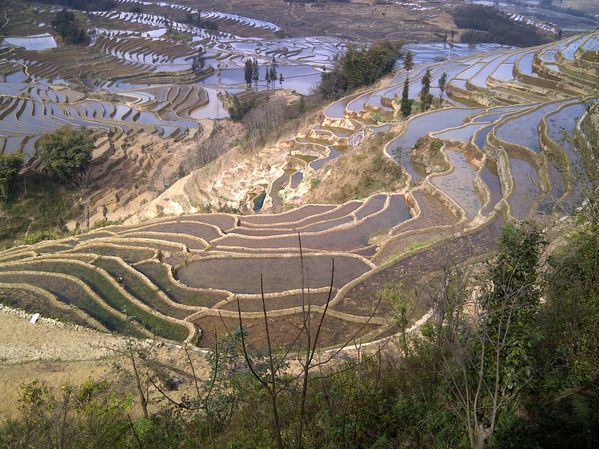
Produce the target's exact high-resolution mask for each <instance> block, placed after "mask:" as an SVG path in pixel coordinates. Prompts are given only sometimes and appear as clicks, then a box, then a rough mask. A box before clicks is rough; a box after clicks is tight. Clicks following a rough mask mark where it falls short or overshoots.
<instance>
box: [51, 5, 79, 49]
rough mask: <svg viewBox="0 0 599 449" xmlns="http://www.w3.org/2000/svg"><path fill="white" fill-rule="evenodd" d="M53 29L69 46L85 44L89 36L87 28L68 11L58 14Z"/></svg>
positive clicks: (53, 22)
mask: <svg viewBox="0 0 599 449" xmlns="http://www.w3.org/2000/svg"><path fill="white" fill-rule="evenodd" d="M52 29H54V31H56V32H57V33H58V34H59V35H60V37H62V38H63V39H64V41H65V42H66V43H67V44H83V43H85V42H87V40H88V35H87V31H86V30H85V27H84V26H83V25H82V24H80V23H79V21H78V20H77V18H76V17H75V14H73V13H72V12H71V11H67V10H66V9H64V10H62V11H60V12H58V13H57V14H56V17H55V19H54V20H52Z"/></svg>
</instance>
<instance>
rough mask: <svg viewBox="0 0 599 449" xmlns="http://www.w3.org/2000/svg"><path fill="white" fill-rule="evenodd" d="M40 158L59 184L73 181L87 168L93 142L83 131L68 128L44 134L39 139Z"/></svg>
mask: <svg viewBox="0 0 599 449" xmlns="http://www.w3.org/2000/svg"><path fill="white" fill-rule="evenodd" d="M40 144H41V151H40V158H41V159H42V161H43V162H44V164H45V165H46V167H47V168H48V169H49V170H50V172H51V173H52V174H53V175H54V177H55V178H56V179H58V180H59V181H61V182H65V183H66V182H71V181H74V179H75V177H76V176H77V175H78V174H79V173H82V172H83V171H85V170H86V169H87V167H88V166H89V164H90V162H91V159H92V156H91V152H92V150H93V148H94V142H93V140H92V139H91V137H90V135H89V133H88V132H87V131H86V130H84V129H79V130H75V129H73V128H71V127H70V126H65V127H64V128H60V129H59V130H57V131H54V132H53V133H49V134H45V135H44V136H43V137H42V138H41V139H40Z"/></svg>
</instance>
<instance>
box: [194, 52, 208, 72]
mask: <svg viewBox="0 0 599 449" xmlns="http://www.w3.org/2000/svg"><path fill="white" fill-rule="evenodd" d="M205 68H206V50H204V48H203V47H200V48H199V49H198V52H197V54H196V55H195V56H194V57H193V59H192V60H191V70H192V71H193V72H194V73H201V72H202V71H203V70H204V69H205Z"/></svg>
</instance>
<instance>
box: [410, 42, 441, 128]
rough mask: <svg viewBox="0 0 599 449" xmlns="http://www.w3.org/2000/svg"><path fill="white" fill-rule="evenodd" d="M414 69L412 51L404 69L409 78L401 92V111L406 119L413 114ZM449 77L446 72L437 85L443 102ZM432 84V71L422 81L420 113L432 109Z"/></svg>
mask: <svg viewBox="0 0 599 449" xmlns="http://www.w3.org/2000/svg"><path fill="white" fill-rule="evenodd" d="M413 67H414V55H413V54H412V52H411V51H408V52H407V53H406V54H405V56H404V68H405V69H406V71H407V72H408V76H406V79H405V81H404V85H403V89H402V92H401V100H400V101H401V103H400V111H401V114H402V115H403V116H404V117H408V116H409V115H410V114H411V113H412V106H413V100H411V99H410V70H412V68H413ZM447 81H448V75H447V73H446V72H443V73H442V74H441V76H440V77H439V79H438V80H437V85H438V87H439V92H440V95H439V99H440V100H441V101H442V100H443V94H444V93H445V89H446V88H447ZM431 82H432V73H431V70H430V69H427V71H426V72H425V73H424V75H423V76H422V80H421V88H420V94H419V96H418V97H419V100H420V111H421V112H424V111H427V110H428V109H430V108H431V106H432V105H433V95H432V94H431Z"/></svg>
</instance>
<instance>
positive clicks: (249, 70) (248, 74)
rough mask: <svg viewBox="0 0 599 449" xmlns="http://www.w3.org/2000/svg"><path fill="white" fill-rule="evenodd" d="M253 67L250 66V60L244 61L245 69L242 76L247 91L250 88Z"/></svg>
mask: <svg viewBox="0 0 599 449" xmlns="http://www.w3.org/2000/svg"><path fill="white" fill-rule="evenodd" d="M253 69H254V65H253V64H252V60H251V59H249V58H248V59H246V60H245V67H244V68H243V76H244V78H245V84H246V85H247V87H248V89H249V88H250V87H252V73H253Z"/></svg>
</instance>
